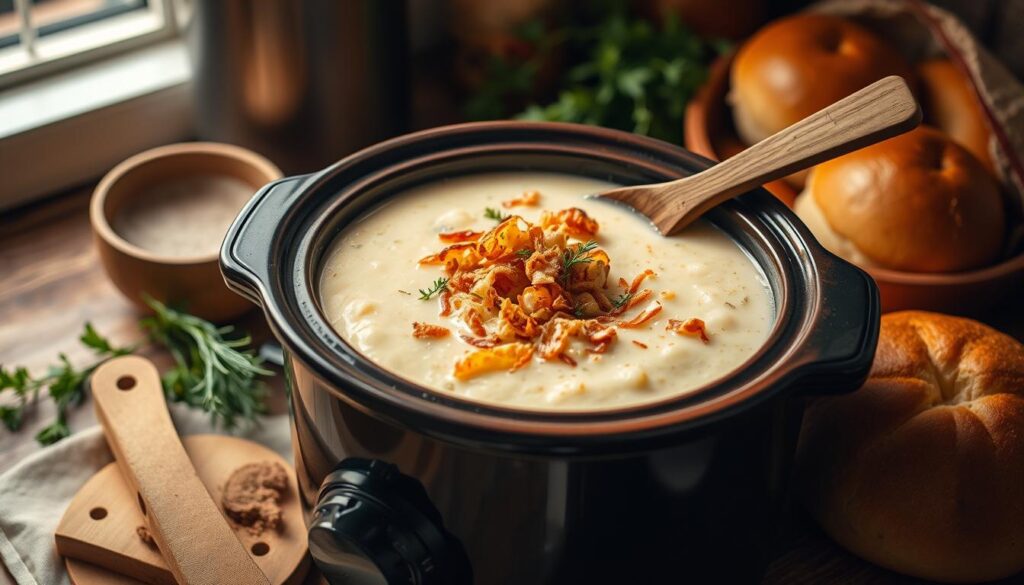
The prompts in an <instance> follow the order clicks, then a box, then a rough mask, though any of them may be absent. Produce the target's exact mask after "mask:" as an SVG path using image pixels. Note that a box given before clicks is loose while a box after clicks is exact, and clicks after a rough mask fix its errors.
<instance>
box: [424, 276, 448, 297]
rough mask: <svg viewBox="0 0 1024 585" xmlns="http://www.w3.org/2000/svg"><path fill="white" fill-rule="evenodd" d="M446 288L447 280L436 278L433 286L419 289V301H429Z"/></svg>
mask: <svg viewBox="0 0 1024 585" xmlns="http://www.w3.org/2000/svg"><path fill="white" fill-rule="evenodd" d="M446 288H448V279H447V278H438V279H437V280H435V281H434V283H433V284H431V285H430V288H421V289H419V291H420V300H421V301H429V300H430V297H432V296H434V295H436V294H438V293H440V292H441V291H443V290H444V289H446Z"/></svg>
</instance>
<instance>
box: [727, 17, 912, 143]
mask: <svg viewBox="0 0 1024 585" xmlns="http://www.w3.org/2000/svg"><path fill="white" fill-rule="evenodd" d="M731 75H732V77H731V84H732V90H731V95H730V100H731V101H732V104H733V118H734V120H735V122H736V129H737V131H738V132H739V134H740V137H741V138H742V139H743V140H744V141H745V142H746V143H747V144H753V143H755V142H758V141H760V140H762V139H764V138H766V137H768V136H770V135H772V134H774V133H776V132H778V131H779V130H782V129H783V128H786V127H787V126H791V125H792V124H794V123H796V122H798V121H800V120H802V119H803V118H806V117H807V116H809V115H811V114H813V113H814V112H817V111H818V110H820V109H822V108H824V107H825V106H828V105H831V104H832V103H833V102H836V101H838V100H840V99H842V98H844V97H846V96H848V95H850V94H851V93H853V92H855V91H857V90H859V89H861V88H863V87H865V86H867V85H870V84H871V83H873V82H875V81H878V80H879V79H881V78H883V77H886V76H888V75H899V76H901V77H903V78H904V79H906V80H907V82H908V83H909V84H911V87H913V80H914V73H913V70H912V69H911V67H910V65H908V64H907V62H906V60H905V59H904V58H903V56H902V55H900V54H899V53H898V52H897V51H896V50H895V49H894V48H892V47H890V46H889V45H888V43H886V42H885V41H884V40H883V39H881V38H880V37H878V36H876V35H875V34H874V33H872V32H871V31H869V30H867V29H865V28H863V27H861V26H860V25H858V24H855V23H854V22H852V21H849V20H846V19H843V18H840V17H837V16H828V15H824V14H815V13H804V14H798V15H795V16H790V17H788V18H782V19H779V20H776V21H775V22H773V23H771V24H769V25H768V26H766V27H764V28H762V29H761V30H760V31H758V32H757V33H756V34H755V35H754V36H752V37H751V38H750V40H748V41H747V42H746V43H744V44H743V46H742V47H740V49H739V52H738V53H737V54H736V60H735V61H734V62H733V66H732V72H731Z"/></svg>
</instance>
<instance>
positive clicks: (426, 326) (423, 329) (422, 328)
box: [412, 321, 451, 339]
mask: <svg viewBox="0 0 1024 585" xmlns="http://www.w3.org/2000/svg"><path fill="white" fill-rule="evenodd" d="M449 333H451V331H449V330H448V328H447V327H442V326H440V325H431V324H430V323H420V322H419V321H415V322H413V324H412V336H413V337H415V338H417V339H427V338H438V337H448V334H449Z"/></svg>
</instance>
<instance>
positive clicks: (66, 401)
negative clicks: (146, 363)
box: [0, 323, 134, 445]
mask: <svg viewBox="0 0 1024 585" xmlns="http://www.w3.org/2000/svg"><path fill="white" fill-rule="evenodd" d="M78 340H79V341H80V342H81V343H82V345H84V346H86V347H88V348H90V349H92V350H93V353H95V354H96V357H97V358H98V359H97V360H96V361H95V362H93V363H92V364H90V365H88V366H86V367H84V368H78V367H75V365H74V364H72V363H71V360H70V359H68V356H67V355H65V354H63V353H61V354H59V355H58V356H57V357H58V359H59V363H58V364H57V365H53V366H50V368H49V369H48V370H47V373H46V375H44V376H41V377H38V378H34V377H32V376H31V375H30V374H29V372H28V370H27V369H25V368H21V367H19V368H14V369H13V370H8V369H5V368H4V367H3V366H0V393H3V392H4V391H10V392H11V393H12V394H13V395H14V397H15V398H14V401H15V404H13V405H4V406H0V420H2V421H3V424H4V426H6V427H7V428H8V429H10V430H12V431H16V430H18V429H19V428H21V425H22V423H23V422H24V419H25V411H26V409H27V408H28V407H29V405H30V403H34V402H35V401H36V400H38V398H39V393H40V392H41V391H42V390H43V389H44V388H45V389H46V390H47V393H48V394H49V396H50V398H51V399H52V400H53V402H54V404H55V405H56V407H57V418H56V419H55V420H54V421H53V422H52V423H51V424H49V425H47V426H46V427H44V428H43V430H41V431H40V432H39V433H38V434H37V435H36V440H37V441H39V443H41V444H43V445H52V444H53V443H56V442H57V441H59V440H61V439H63V438H65V437H67V436H68V435H70V434H71V429H70V428H68V424H67V412H68V408H69V407H70V406H72V405H77V404H80V403H81V402H82V400H83V399H84V398H85V382H86V380H87V379H88V378H89V375H90V374H92V372H93V370H95V369H96V368H97V367H99V366H100V364H102V363H103V362H105V361H107V360H108V359H110V358H113V357H118V356H122V355H127V354H129V353H131V352H132V351H134V348H131V347H115V346H114V345H113V344H111V343H110V341H108V340H107V339H106V338H105V337H103V336H102V335H100V334H99V333H98V332H97V331H96V329H94V328H93V326H92V324H91V323H86V324H85V328H84V329H83V331H82V335H81V336H79V338H78Z"/></svg>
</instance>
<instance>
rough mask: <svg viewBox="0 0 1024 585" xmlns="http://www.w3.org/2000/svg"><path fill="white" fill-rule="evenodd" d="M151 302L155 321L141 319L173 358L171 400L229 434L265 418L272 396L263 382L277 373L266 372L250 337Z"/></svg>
mask: <svg viewBox="0 0 1024 585" xmlns="http://www.w3.org/2000/svg"><path fill="white" fill-rule="evenodd" d="M146 302H147V304H149V306H150V307H152V309H153V311H154V315H153V316H152V317H146V318H144V319H142V321H141V324H142V326H143V328H144V329H146V330H147V331H148V332H149V335H150V337H151V338H152V339H153V341H156V342H157V343H159V344H161V345H163V346H164V347H166V348H167V349H168V351H170V352H171V355H172V356H173V357H174V362H175V367H173V368H172V369H170V370H168V371H167V372H166V373H164V375H163V385H164V392H165V393H166V394H167V396H168V398H170V399H171V400H175V401H178V402H184V403H185V404H187V405H189V406H192V407H198V408H201V409H203V410H205V411H206V412H208V413H209V414H210V417H211V418H212V419H213V422H214V424H221V425H223V426H224V428H227V429H232V428H234V427H235V426H237V425H238V423H239V422H240V421H245V422H252V421H254V420H255V418H256V415H258V414H261V413H263V412H264V410H265V405H264V399H265V397H266V394H267V390H266V387H265V386H264V385H263V383H262V381H261V380H260V377H261V376H268V375H270V374H271V373H272V372H270V371H269V370H267V369H265V368H263V367H262V360H261V359H260V358H259V356H257V355H256V353H255V352H254V351H253V350H252V349H251V348H250V347H249V345H250V342H251V339H250V338H249V337H248V336H237V337H234V336H232V334H233V332H234V331H233V328H232V327H217V326H216V325H214V324H212V323H210V322H209V321H205V320H203V319H200V318H199V317H196V316H194V315H189V314H188V313H183V312H180V311H176V310H174V309H171V308H170V307H167V306H166V305H164V304H163V303H161V302H159V301H157V300H154V299H147V300H146Z"/></svg>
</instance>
